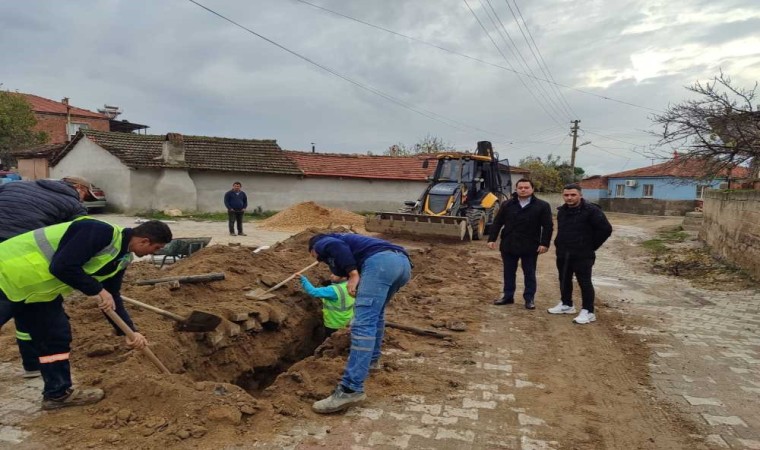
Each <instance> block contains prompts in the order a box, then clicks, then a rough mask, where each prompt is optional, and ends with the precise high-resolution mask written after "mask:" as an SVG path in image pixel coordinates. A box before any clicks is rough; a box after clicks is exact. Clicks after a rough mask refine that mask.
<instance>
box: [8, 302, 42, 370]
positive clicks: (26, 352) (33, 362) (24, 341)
mask: <svg viewBox="0 0 760 450" xmlns="http://www.w3.org/2000/svg"><path fill="white" fill-rule="evenodd" d="M14 309H15V307H14V306H13V302H12V301H10V300H8V298H6V297H5V295H4V294H2V295H0V328H2V326H3V325H5V324H6V323H8V321H9V320H11V319H12V318H13V314H14ZM16 344H17V345H18V351H19V353H20V354H21V365H22V366H24V370H28V371H30V372H31V371H34V370H40V361H39V357H38V356H37V351H36V350H35V349H34V345H33V344H32V339H31V336H30V335H29V331H28V330H25V329H23V328H22V327H20V326H19V324H18V322H16Z"/></svg>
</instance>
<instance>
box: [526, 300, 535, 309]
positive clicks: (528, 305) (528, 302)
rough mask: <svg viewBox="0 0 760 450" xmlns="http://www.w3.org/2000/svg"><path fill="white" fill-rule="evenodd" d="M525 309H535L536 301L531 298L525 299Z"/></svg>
mask: <svg viewBox="0 0 760 450" xmlns="http://www.w3.org/2000/svg"><path fill="white" fill-rule="evenodd" d="M525 309H536V303H535V302H534V301H533V300H532V299H531V300H525Z"/></svg>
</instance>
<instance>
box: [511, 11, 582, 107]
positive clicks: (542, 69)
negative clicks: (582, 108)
mask: <svg viewBox="0 0 760 450" xmlns="http://www.w3.org/2000/svg"><path fill="white" fill-rule="evenodd" d="M504 1H505V2H506V3H507V7H508V8H509V11H510V12H511V13H512V17H514V18H515V23H517V27H518V28H520V23H519V22H518V20H517V17H515V13H514V11H512V8H511V7H510V6H509V0H504ZM512 3H514V5H515V9H516V10H517V14H519V16H520V20H522V23H523V27H524V28H525V31H527V32H528V36H529V37H530V42H532V43H533V47H535V49H536V53H538V58H536V53H534V52H533V49H532V48H531V45H530V43H528V40H527V39H525V42H526V43H528V49H530V52H531V53H533V57H534V58H536V62H537V63H538V67H539V68H540V69H541V72H543V74H544V76H546V77H547V78H549V79H550V80H552V81H553V82H554V83H552V84H549V85H550V86H551V87H552V88H554V91H555V92H556V94H557V95H558V96H559V98H560V100H561V101H562V102H563V104H564V106H565V108H566V110H567V111H568V112H569V114H570V116H571V117H578V114H576V112H575V111H574V110H573V107H572V106H570V103H568V101H567V98H565V96H564V94H562V91H560V90H559V88H558V87H557V84H556V80H555V79H554V76H553V75H552V72H551V70H549V65H548V64H546V60H545V59H544V56H543V55H542V54H541V50H540V49H539V48H538V44H536V40H535V39H533V33H531V32H530V28H528V23H527V22H526V21H525V18H524V17H523V15H522V11H520V7H519V6H517V0H512ZM520 32H521V33H522V28H520ZM522 35H523V38H525V33H522ZM541 63H543V66H542V64H541ZM544 68H546V71H544Z"/></svg>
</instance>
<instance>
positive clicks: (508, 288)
mask: <svg viewBox="0 0 760 450" xmlns="http://www.w3.org/2000/svg"><path fill="white" fill-rule="evenodd" d="M501 261H502V263H503V264H504V298H507V299H510V298H514V295H515V290H516V289H517V283H516V279H517V262H518V261H521V262H522V272H523V279H524V281H525V290H524V291H523V298H524V299H525V301H526V302H527V301H529V300H533V299H534V298H535V296H536V288H537V283H536V264H537V262H538V252H532V253H528V254H525V255H511V254H509V253H505V252H501Z"/></svg>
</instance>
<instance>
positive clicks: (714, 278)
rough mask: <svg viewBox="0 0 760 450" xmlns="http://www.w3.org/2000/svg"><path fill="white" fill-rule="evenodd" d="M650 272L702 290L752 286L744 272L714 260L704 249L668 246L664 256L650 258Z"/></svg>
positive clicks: (728, 289)
mask: <svg viewBox="0 0 760 450" xmlns="http://www.w3.org/2000/svg"><path fill="white" fill-rule="evenodd" d="M652 272H653V273H656V274H661V275H669V276H675V277H683V278H686V279H689V280H691V281H692V282H693V283H694V284H696V285H697V286H700V287H703V288H706V289H718V290H724V291H737V290H744V289H749V288H751V287H753V286H754V283H753V282H752V280H751V279H750V278H749V276H748V275H747V274H746V273H742V272H741V271H740V270H738V269H736V268H734V267H731V266H729V265H727V264H725V263H724V262H722V261H720V260H718V259H716V258H715V257H714V256H713V255H711V254H710V253H709V251H708V250H707V248H705V247H704V246H699V247H697V248H694V247H688V248H685V247H679V246H676V245H670V246H669V249H668V252H667V253H665V254H662V255H657V256H655V257H654V259H653V260H652Z"/></svg>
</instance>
